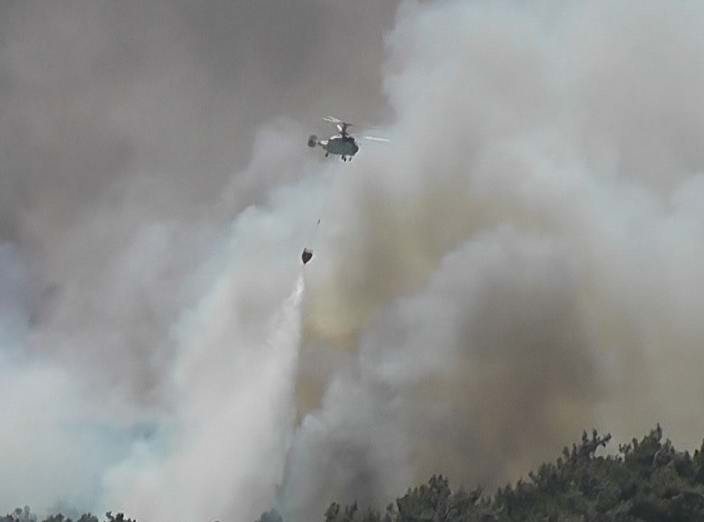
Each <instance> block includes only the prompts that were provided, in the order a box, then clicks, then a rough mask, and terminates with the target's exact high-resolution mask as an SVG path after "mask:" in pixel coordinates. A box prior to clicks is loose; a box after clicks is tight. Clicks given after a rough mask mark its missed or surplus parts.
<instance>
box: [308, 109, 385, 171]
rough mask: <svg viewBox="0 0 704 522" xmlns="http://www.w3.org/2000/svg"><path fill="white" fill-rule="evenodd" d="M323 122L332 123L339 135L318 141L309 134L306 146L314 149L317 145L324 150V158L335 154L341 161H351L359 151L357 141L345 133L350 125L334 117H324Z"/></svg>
mask: <svg viewBox="0 0 704 522" xmlns="http://www.w3.org/2000/svg"><path fill="white" fill-rule="evenodd" d="M323 121H327V122H329V123H334V124H335V126H336V127H337V130H338V131H339V132H340V133H339V134H336V135H334V136H330V137H329V138H328V139H326V140H319V139H318V137H317V136H316V135H315V134H311V135H310V137H309V138H308V146H309V147H311V148H314V147H315V146H316V145H319V146H320V147H322V148H323V149H324V150H325V157H326V158H327V157H328V156H329V155H330V154H333V155H335V154H336V155H338V156H341V157H342V161H351V160H352V156H354V155H355V154H357V151H358V150H359V145H357V141H356V140H355V139H354V137H353V136H352V135H350V134H349V133H348V132H347V129H348V128H349V127H352V124H351V123H349V122H346V121H342V120H341V119H339V118H336V117H335V116H325V117H324V118H323ZM362 138H363V139H365V140H369V141H380V142H388V141H389V140H388V139H386V138H377V137H375V136H362Z"/></svg>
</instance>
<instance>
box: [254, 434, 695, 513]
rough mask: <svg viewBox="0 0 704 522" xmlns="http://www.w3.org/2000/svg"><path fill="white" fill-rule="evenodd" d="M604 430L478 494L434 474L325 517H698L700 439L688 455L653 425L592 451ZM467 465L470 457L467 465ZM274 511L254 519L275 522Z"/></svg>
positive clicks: (604, 441)
mask: <svg viewBox="0 0 704 522" xmlns="http://www.w3.org/2000/svg"><path fill="white" fill-rule="evenodd" d="M610 439H611V436H610V435H604V436H601V435H599V434H598V433H597V432H596V431H594V432H593V433H592V434H591V436H588V435H587V434H586V433H584V435H583V437H582V440H581V442H580V443H579V444H574V445H573V446H572V448H565V449H564V450H563V454H562V456H561V457H559V458H558V459H557V460H556V461H555V462H553V463H547V464H543V465H542V466H540V468H539V469H538V470H536V471H534V472H531V473H529V474H528V477H527V479H526V480H520V481H519V482H518V483H517V484H515V485H510V486H506V487H504V488H500V489H499V490H498V491H497V492H496V493H495V494H494V495H486V494H484V493H483V492H482V490H481V489H480V488H477V489H472V490H465V489H462V488H459V489H456V490H454V491H453V490H452V489H451V487H450V484H449V483H448V481H447V479H446V478H444V477H443V476H441V475H437V476H434V477H432V478H431V479H430V480H429V482H428V483H427V484H424V485H422V486H420V487H416V488H413V489H409V490H408V492H407V493H406V494H405V495H404V496H403V497H401V498H399V499H397V500H396V502H395V503H393V504H390V505H389V506H388V507H387V508H386V509H385V510H384V511H376V510H367V511H362V510H360V509H358V506H357V505H354V504H353V505H351V506H341V505H339V504H337V503H333V504H332V505H330V507H329V508H328V509H327V511H326V512H325V514H324V515H323V516H322V517H321V518H322V519H323V520H325V521H326V522H382V521H383V522H424V521H427V522H490V521H495V522H510V521H522V522H558V521H559V522H611V521H614V522H616V521H618V522H640V521H645V522H656V521H658V522H668V521H671V522H675V521H682V522H684V521H690V522H691V521H696V520H704V444H703V446H702V448H701V449H699V450H697V451H695V452H694V454H693V455H691V454H689V453H688V452H682V451H677V450H676V449H675V448H674V447H673V446H672V444H671V442H670V441H669V440H665V441H663V440H662V430H661V428H660V426H658V427H657V428H656V429H654V430H653V431H651V432H650V433H649V434H648V435H646V436H645V437H643V438H642V439H641V440H640V441H639V440H636V439H633V441H632V442H631V443H630V444H625V445H622V446H620V447H619V448H618V453H617V454H615V455H606V453H607V452H603V453H605V455H597V453H598V450H599V449H600V448H602V447H605V446H606V445H607V444H608V442H609V441H610ZM468 465H471V463H468ZM278 520H280V517H279V516H278V514H276V513H275V512H270V513H267V514H265V515H263V516H262V518H261V519H260V520H259V521H258V522H277V521H278Z"/></svg>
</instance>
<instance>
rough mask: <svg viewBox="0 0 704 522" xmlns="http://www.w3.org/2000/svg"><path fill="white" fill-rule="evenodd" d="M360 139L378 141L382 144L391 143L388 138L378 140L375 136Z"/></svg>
mask: <svg viewBox="0 0 704 522" xmlns="http://www.w3.org/2000/svg"><path fill="white" fill-rule="evenodd" d="M362 138H364V139H365V140H369V141H379V142H382V143H390V142H391V140H390V139H389V138H379V137H377V136H362Z"/></svg>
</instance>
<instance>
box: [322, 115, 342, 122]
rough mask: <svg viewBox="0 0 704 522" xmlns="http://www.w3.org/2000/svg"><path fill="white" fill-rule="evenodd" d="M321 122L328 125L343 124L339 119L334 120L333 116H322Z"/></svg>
mask: <svg viewBox="0 0 704 522" xmlns="http://www.w3.org/2000/svg"><path fill="white" fill-rule="evenodd" d="M323 121H329V122H330V123H344V122H343V121H342V120H341V119H340V118H335V116H323Z"/></svg>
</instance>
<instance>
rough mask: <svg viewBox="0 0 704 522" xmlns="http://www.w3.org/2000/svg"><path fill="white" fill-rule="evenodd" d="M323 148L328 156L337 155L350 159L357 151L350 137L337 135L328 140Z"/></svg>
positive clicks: (356, 146)
mask: <svg viewBox="0 0 704 522" xmlns="http://www.w3.org/2000/svg"><path fill="white" fill-rule="evenodd" d="M323 148H324V149H325V152H327V153H329V154H337V155H339V156H343V157H352V156H354V155H355V154H357V151H358V150H359V146H358V145H357V143H356V142H355V140H354V138H353V137H352V136H341V135H339V134H338V135H337V136H332V137H331V138H328V140H327V143H325V144H324V145H323Z"/></svg>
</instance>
